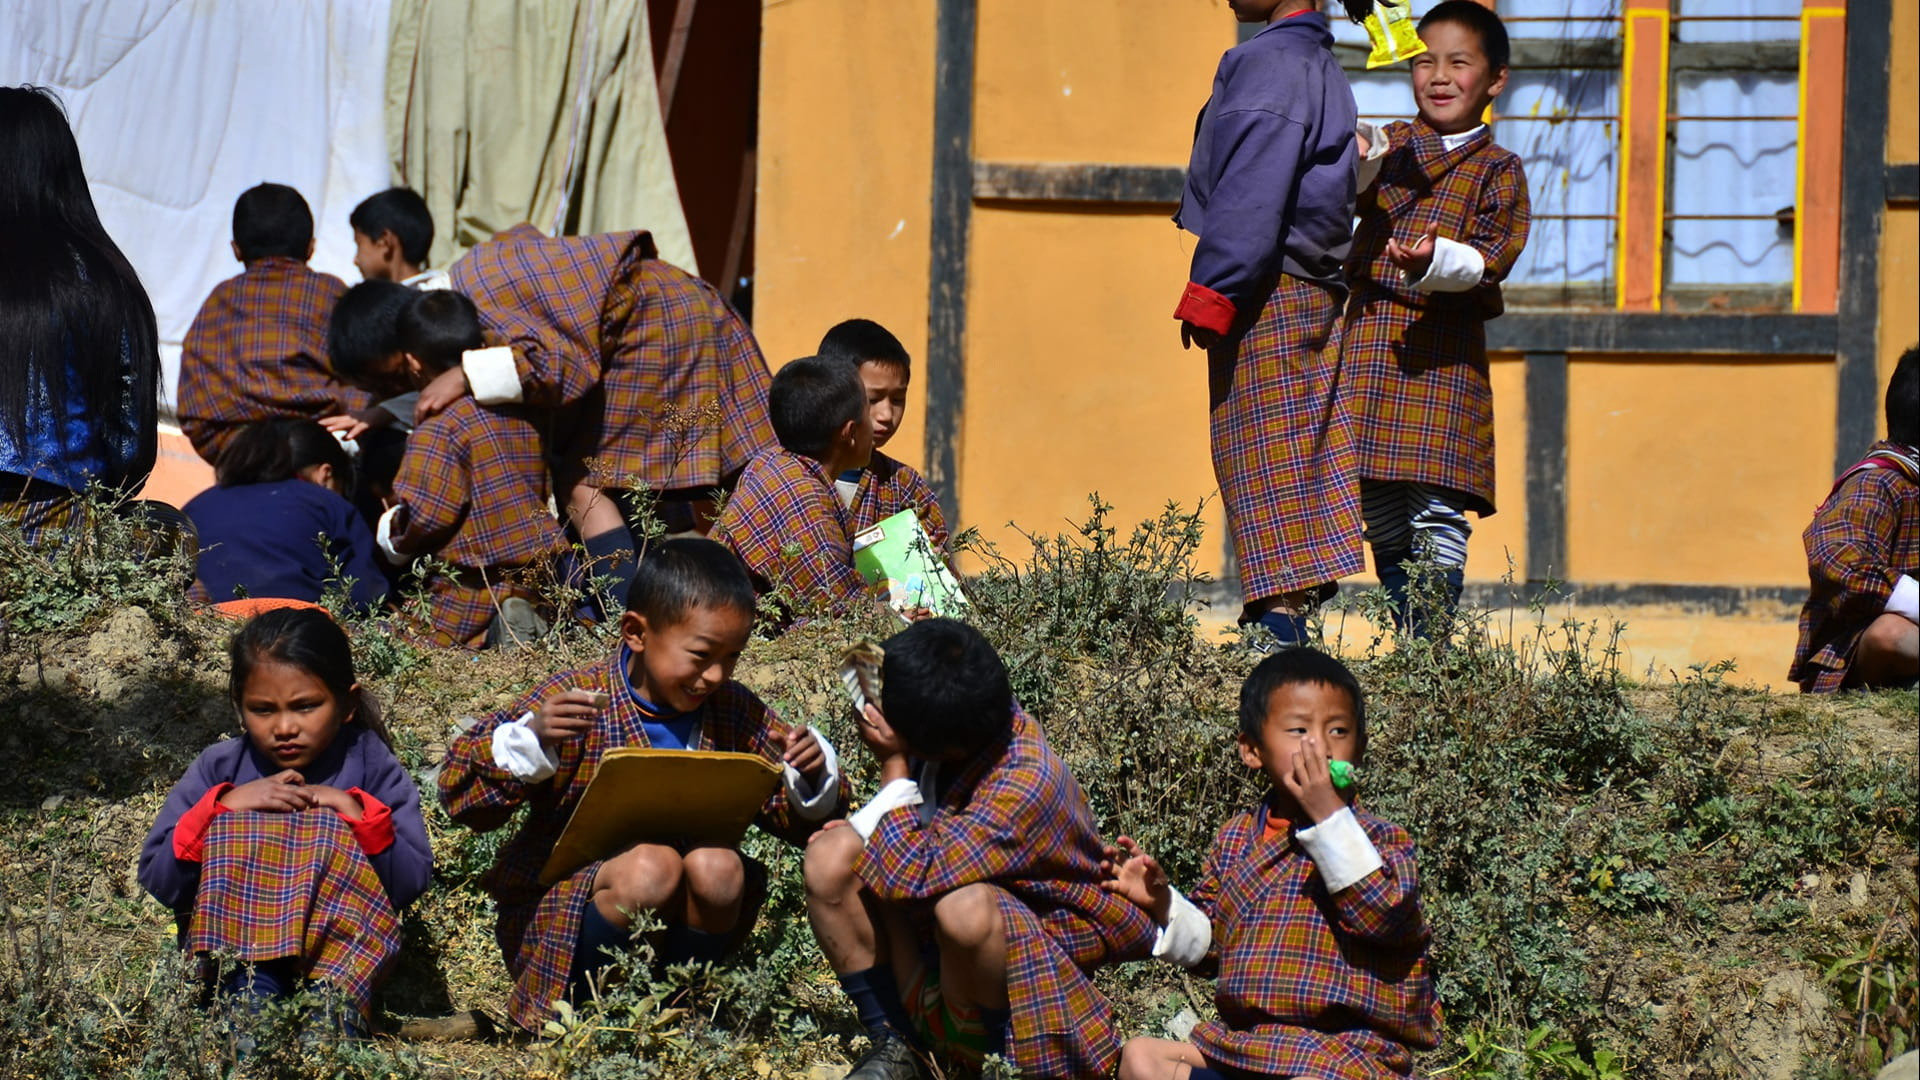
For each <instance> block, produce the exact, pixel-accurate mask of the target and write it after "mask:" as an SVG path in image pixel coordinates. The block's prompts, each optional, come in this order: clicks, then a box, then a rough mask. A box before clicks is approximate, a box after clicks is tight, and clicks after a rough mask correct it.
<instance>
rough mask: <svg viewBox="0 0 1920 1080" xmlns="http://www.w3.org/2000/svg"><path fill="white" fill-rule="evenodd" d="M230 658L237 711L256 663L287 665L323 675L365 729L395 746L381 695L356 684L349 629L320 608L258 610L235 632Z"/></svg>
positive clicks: (230, 686)
mask: <svg viewBox="0 0 1920 1080" xmlns="http://www.w3.org/2000/svg"><path fill="white" fill-rule="evenodd" d="M227 658H228V660H229V661H230V663H231V671H232V682H231V683H230V684H229V689H228V692H229V694H231V696H232V698H233V707H234V710H235V711H236V712H237V711H239V709H240V699H241V698H242V697H244V696H246V692H247V677H248V676H249V675H252V674H253V669H254V666H255V665H257V664H260V663H280V664H286V665H289V666H291V667H296V668H299V669H300V670H301V671H304V672H307V673H308V674H310V675H312V676H313V677H314V678H316V679H319V680H320V682H321V683H322V684H323V685H325V686H326V688H327V691H328V692H329V693H331V694H332V695H333V699H334V700H335V701H336V702H338V703H339V704H340V705H342V706H344V707H345V708H347V709H349V710H350V711H351V712H352V715H353V717H354V718H355V719H357V720H359V721H360V722H361V723H362V724H365V725H366V726H367V730H369V731H371V732H373V733H374V734H375V735H377V736H379V737H380V741H381V742H383V743H386V744H387V745H388V746H389V747H391V746H392V745H393V739H392V737H391V736H389V735H388V734H387V725H386V721H385V720H383V719H382V718H381V715H380V700H379V699H378V698H376V697H374V696H373V695H372V694H371V693H368V692H367V690H366V689H365V688H360V689H355V686H356V684H357V683H359V681H360V680H359V679H358V678H356V677H355V676H354V673H353V644H352V642H350V641H348V640H347V632H346V631H345V630H342V629H340V624H339V623H336V622H334V621H333V618H332V616H329V615H328V614H327V613H326V612H324V611H321V610H320V609H319V608H279V609H276V610H274V611H265V612H261V613H260V614H258V615H255V616H254V617H253V618H251V619H248V620H247V625H245V626H243V627H241V628H240V632H239V633H237V634H235V635H233V643H232V644H231V645H229V646H228V647H227Z"/></svg>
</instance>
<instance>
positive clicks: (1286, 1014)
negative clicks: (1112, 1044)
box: [1104, 648, 1440, 1080]
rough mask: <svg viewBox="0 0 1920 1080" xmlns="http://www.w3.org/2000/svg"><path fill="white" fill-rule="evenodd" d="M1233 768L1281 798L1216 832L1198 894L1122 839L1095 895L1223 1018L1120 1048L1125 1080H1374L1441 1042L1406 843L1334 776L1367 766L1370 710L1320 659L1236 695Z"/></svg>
mask: <svg viewBox="0 0 1920 1080" xmlns="http://www.w3.org/2000/svg"><path fill="white" fill-rule="evenodd" d="M1239 743H1240V759H1241V761H1243V762H1245V763H1246V765H1247V766H1248V767H1249V768H1254V769H1259V770H1260V771H1261V772H1263V773H1265V774H1266V777H1267V779H1268V781H1269V782H1270V783H1271V784H1272V785H1273V786H1272V789H1271V790H1270V791H1269V792H1268V793H1267V795H1266V797H1265V798H1263V799H1261V800H1260V802H1258V803H1256V804H1255V805H1253V806H1252V807H1249V808H1248V809H1246V810H1243V811H1241V812H1240V813H1238V814H1236V815H1234V817H1233V818H1231V819H1230V820H1228V822H1227V823H1226V824H1225V825H1223V826H1222V827H1221V829H1220V832H1219V833H1218V834H1217V835H1216V836H1215V837H1214V841H1213V850H1212V851H1211V852H1210V853H1209V854H1208V856H1207V863H1206V869H1205V870H1204V871H1203V872H1202V875H1201V879H1200V882H1199V884H1198V885H1196V886H1194V888H1193V891H1192V894H1191V896H1190V897H1188V896H1182V895H1181V894H1180V892H1179V891H1178V890H1176V889H1174V888H1173V887H1172V885H1171V884H1170V883H1169V882H1168V880H1167V876H1166V874H1165V872H1163V871H1162V870H1161V869H1160V866H1159V864H1158V863H1157V862H1155V861H1154V859H1153V857H1152V856H1151V855H1148V854H1147V853H1146V852H1145V851H1142V850H1141V849H1140V847H1139V845H1137V844H1136V843H1134V842H1133V841H1132V840H1131V839H1128V838H1127V837H1124V836H1123V837H1121V838H1120V840H1119V844H1118V846H1117V847H1115V848H1110V849H1108V852H1107V862H1106V865H1105V869H1106V870H1107V873H1108V875H1109V877H1108V880H1107V881H1106V882H1105V883H1104V884H1105V887H1106V888H1107V889H1109V890H1110V891H1112V892H1114V893H1117V894H1119V895H1121V896H1125V897H1126V898H1128V899H1129V900H1132V901H1133V902H1134V903H1136V904H1139V905H1140V906H1141V907H1142V908H1144V909H1146V910H1147V911H1148V912H1149V913H1150V914H1151V915H1152V916H1153V919H1154V921H1155V922H1156V923H1158V924H1159V926H1160V927H1161V930H1160V935H1159V938H1158V939H1157V940H1156V942H1155V944H1154V949H1153V953H1154V955H1155V956H1157V957H1159V958H1161V959H1164V960H1168V961H1170V962H1173V963H1177V964H1181V965H1182V966H1186V967H1193V966H1195V965H1197V964H1199V963H1201V962H1202V961H1203V960H1208V959H1211V960H1212V961H1213V962H1214V963H1216V964H1217V965H1218V967H1219V981H1218V984H1217V987H1216V989H1215V1001H1216V1002H1217V1004H1218V1005H1219V1009H1220V1019H1218V1020H1210V1021H1207V1022H1205V1023H1202V1024H1200V1025H1199V1026H1197V1027H1195V1028H1194V1029H1193V1034H1192V1036H1191V1041H1190V1042H1176V1041H1173V1040H1169V1039H1151V1038H1139V1039H1130V1040H1128V1042H1127V1045H1126V1047H1125V1048H1124V1051H1123V1052H1122V1054H1121V1061H1120V1077H1121V1080H1281V1078H1288V1080H1291V1078H1294V1077H1312V1078H1314V1080H1383V1078H1387V1077H1396V1076H1408V1075H1411V1074H1412V1072H1413V1052H1414V1051H1415V1050H1430V1049H1432V1048H1433V1047H1435V1046H1437V1045H1438V1044H1439V1040H1438V1034H1437V1029H1438V1026H1439V1020H1440V1015H1439V1007H1438V1005H1437V1003H1436V1002H1435V1000H1434V996H1433V981H1432V979H1431V977H1430V976H1429V974H1428V970H1427V941H1428V936H1429V933H1428V929H1427V923H1426V919H1425V918H1424V916H1423V915H1422V914H1421V911H1420V885H1419V878H1418V875H1417V873H1416V872H1415V869H1414V850H1413V840H1412V838H1411V837H1409V836H1408V835H1407V833H1406V830H1404V829H1402V828H1400V827H1399V826H1398V825H1395V824H1393V823H1392V822H1389V821H1385V820H1382V819H1380V818H1377V817H1375V816H1373V815H1372V814H1370V813H1368V812H1366V811H1365V810H1363V809H1360V808H1358V807H1355V806H1352V805H1350V803H1349V799H1350V796H1348V795H1343V794H1342V793H1341V791H1340V790H1339V789H1337V788H1336V787H1335V786H1334V781H1333V778H1332V776H1331V775H1330V773H1331V769H1330V763H1331V762H1336V761H1344V762H1348V763H1356V764H1357V763H1358V762H1359V761H1360V760H1361V759H1362V758H1363V757H1364V755H1365V754H1366V749H1367V722H1366V701H1365V698H1364V696H1363V695H1362V694H1361V691H1360V684H1359V682H1358V681H1357V680H1356V679H1355V678H1354V677H1353V673H1352V672H1350V671H1348V670H1347V668H1346V665H1344V664H1342V663H1341V662H1340V661H1338V660H1336V659H1334V658H1333V657H1331V656H1328V655H1326V654H1324V653H1321V652H1317V651H1314V650H1312V649H1304V648H1299V649H1288V650H1285V651H1282V652H1280V653H1276V654H1275V655H1273V656H1269V657H1268V658H1267V659H1265V660H1263V661H1261V662H1260V664H1259V666H1257V667H1255V668H1254V669H1253V672H1252V673H1251V674H1249V675H1248V676H1247V681H1246V682H1245V684H1243V685H1242V686H1241V688H1240V735H1239Z"/></svg>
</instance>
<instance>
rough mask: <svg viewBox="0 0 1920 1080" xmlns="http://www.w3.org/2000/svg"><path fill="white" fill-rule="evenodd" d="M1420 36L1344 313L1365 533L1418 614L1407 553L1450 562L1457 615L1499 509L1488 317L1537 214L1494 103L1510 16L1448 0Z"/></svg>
mask: <svg viewBox="0 0 1920 1080" xmlns="http://www.w3.org/2000/svg"><path fill="white" fill-rule="evenodd" d="M1420 36H1421V40H1422V41H1424V42H1425V43H1426V46H1427V51H1426V52H1424V53H1422V54H1420V55H1419V56H1417V57H1415V58H1414V59H1413V61H1412V68H1413V94H1414V100H1415V102H1416V103H1417V105H1418V108H1419V115H1418V116H1416V117H1415V118H1414V120H1413V121H1412V122H1411V123H1405V122H1402V123H1394V124H1389V125H1387V127H1386V128H1385V130H1384V131H1383V132H1381V133H1380V135H1381V136H1383V140H1384V142H1385V147H1384V148H1383V147H1381V146H1379V145H1378V144H1377V143H1376V145H1375V146H1374V147H1372V148H1371V149H1372V151H1373V153H1372V154H1371V155H1370V157H1371V158H1372V160H1371V161H1370V162H1369V164H1367V165H1363V166H1362V176H1363V177H1364V176H1365V175H1366V173H1367V172H1369V171H1371V170H1372V169H1377V170H1378V179H1377V180H1375V181H1374V182H1373V183H1372V184H1371V186H1366V185H1364V184H1363V188H1364V190H1363V191H1362V192H1361V194H1360V199H1359V216H1360V222H1359V227H1358V228H1357V229H1356V230H1355V231H1354V237H1353V253H1352V254H1351V255H1350V256H1349V257H1348V260H1347V282H1348V284H1349V285H1350V286H1351V287H1352V289H1353V295H1352V298H1351V299H1350V300H1349V301H1348V303H1347V314H1346V321H1345V323H1344V324H1343V326H1342V329H1341V349H1342V351H1343V354H1344V360H1343V365H1342V371H1343V373H1344V375H1345V377H1346V379H1347V384H1346V385H1347V387H1349V388H1350V389H1349V391H1348V397H1349V400H1350V401H1351V403H1352V408H1353V423H1354V445H1355V446H1356V448H1357V449H1358V452H1359V459H1360V503H1361V516H1362V518H1363V520H1364V521H1365V524H1366V540H1367V543H1368V545H1369V546H1371V547H1372V548H1373V564H1374V569H1375V571H1376V572H1377V573H1378V574H1379V575H1380V583H1381V585H1382V586H1383V587H1384V588H1385V589H1386V592H1387V595H1388V596H1389V597H1390V598H1391V599H1392V601H1393V610H1394V615H1395V621H1396V622H1398V623H1400V624H1401V625H1403V626H1405V625H1416V626H1417V625H1418V624H1419V622H1420V620H1416V619H1413V613H1412V611H1411V610H1410V603H1409V599H1408V588H1407V569H1406V564H1407V563H1408V562H1410V561H1412V560H1415V559H1417V558H1420V557H1422V556H1423V555H1424V556H1426V557H1428V558H1430V559H1431V561H1432V562H1433V563H1434V564H1435V565H1436V566H1437V567H1438V569H1439V570H1440V572H1441V573H1442V575H1443V576H1444V580H1445V585H1446V589H1445V596H1444V600H1445V609H1444V611H1439V612H1427V613H1424V614H1427V615H1431V616H1434V617H1436V621H1443V617H1444V616H1445V615H1450V614H1451V613H1452V611H1453V608H1454V606H1455V605H1456V604H1457V603H1458V602H1459V599H1460V590H1461V586H1462V583H1463V581H1464V579H1465V575H1466V565H1467V537H1468V536H1469V535H1471V534H1472V532H1473V526H1472V524H1471V523H1469V522H1468V520H1467V511H1469V510H1471V511H1473V512H1474V513H1475V514H1476V515H1478V516H1480V517H1485V516H1487V515H1488V514H1491V513H1493V510H1494V504H1493V494H1494V483H1493V385H1492V384H1491V383H1490V382H1489V381H1488V378H1487V331H1486V322H1487V320H1488V319H1491V318H1495V317H1497V316H1498V315H1499V314H1500V313H1501V311H1502V310H1504V304H1503V302H1502V300H1501V296H1500V282H1501V280H1502V279H1504V278H1505V277H1506V276H1507V274H1508V272H1510V271H1511V270H1512V269H1513V266H1514V263H1515V262H1516V261H1518V259H1519V258H1520V251H1521V249H1522V248H1524V247H1525V246H1526V243H1527V230H1528V225H1529V222H1530V221H1531V219H1532V210H1531V207H1530V204H1529V202H1528V199H1527V180H1526V176H1525V175H1524V173H1523V172H1522V170H1521V165H1520V157H1519V155H1517V154H1515V153H1513V152H1512V151H1510V150H1507V149H1504V148H1502V147H1500V146H1497V145H1495V144H1494V141H1493V136H1492V135H1491V133H1489V131H1488V130H1487V125H1486V123H1485V122H1484V121H1483V119H1482V118H1483V117H1484V116H1485V114H1486V110H1487V107H1488V105H1489V104H1490V103H1491V102H1492V101H1493V99H1494V98H1496V97H1498V96H1499V95H1500V92H1501V91H1502V90H1503V89H1505V88H1506V84H1507V57H1508V52H1509V49H1508V44H1507V31H1506V27H1505V26H1503V25H1502V24H1501V22H1500V17H1499V16H1498V15H1495V14H1494V13H1493V12H1492V11H1491V10H1489V9H1488V8H1487V7H1485V6H1483V5H1481V4H1478V3H1475V2H1474V0H1445V2H1443V3H1440V4H1437V5H1435V6H1434V7H1433V9H1432V10H1431V11H1429V12H1427V14H1426V17H1425V18H1423V19H1421V20H1420Z"/></svg>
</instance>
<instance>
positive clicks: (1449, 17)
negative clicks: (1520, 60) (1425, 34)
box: [1420, 0, 1513, 72]
mask: <svg viewBox="0 0 1920 1080" xmlns="http://www.w3.org/2000/svg"><path fill="white" fill-rule="evenodd" d="M1434 23H1454V24H1457V25H1459V26H1464V27H1466V28H1467V29H1469V30H1471V31H1473V32H1474V33H1475V34H1476V35H1478V36H1479V38H1480V51H1481V52H1482V53H1485V54H1486V57H1487V67H1488V68H1489V69H1490V70H1492V71H1495V72H1497V71H1499V70H1500V69H1501V68H1504V67H1506V66H1507V62H1508V61H1509V60H1511V59H1512V58H1513V46H1512V44H1511V43H1509V42H1508V41H1507V24H1506V23H1503V22H1501V21H1500V16H1498V15H1495V14H1494V13H1493V9H1492V8H1489V7H1486V6H1484V5H1482V4H1479V3H1476V2H1475V0H1440V3H1438V4H1435V5H1433V8H1432V9H1431V10H1430V11H1428V12H1427V13H1426V14H1425V15H1422V16H1421V17H1420V29H1421V30H1422V31H1425V30H1426V28H1427V27H1429V26H1432V25H1433V24H1434Z"/></svg>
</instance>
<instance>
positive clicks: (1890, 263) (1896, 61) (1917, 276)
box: [1875, 0, 1920, 435]
mask: <svg viewBox="0 0 1920 1080" xmlns="http://www.w3.org/2000/svg"><path fill="white" fill-rule="evenodd" d="M1892 59H1893V63H1892V70H1891V73H1890V74H1891V78H1889V79H1888V80H1887V82H1888V85H1887V102H1888V105H1889V106H1890V107H1889V108H1888V110H1887V161H1889V162H1892V163H1899V164H1905V163H1909V162H1914V161H1920V110H1916V109H1915V108H1914V102H1915V100H1917V99H1920V4H1915V3H1912V2H1911V0H1908V2H1905V3H1896V4H1894V5H1893V57H1892ZM1916 296H1920V210H1916V209H1915V208H1914V206H1913V204H1911V203H1908V204H1906V205H1904V206H1889V207H1887V216H1886V220H1885V221H1884V222H1882V224H1881V231H1880V297H1881V302H1880V385H1881V386H1882V387H1885V386H1886V385H1887V380H1888V379H1889V378H1891V377H1892V375H1893V365H1894V362H1895V361H1896V360H1898V359H1899V358H1900V354H1901V353H1902V352H1904V351H1905V350H1906V349H1907V348H1908V347H1909V346H1911V345H1914V344H1916V343H1920V304H1916V303H1914V297H1916ZM1875 426H1876V428H1877V429H1878V430H1879V432H1880V433H1881V434H1882V435H1884V434H1886V428H1887V421H1886V416H1885V415H1884V413H1883V414H1881V415H1880V416H1879V417H1878V419H1877V420H1876V422H1875Z"/></svg>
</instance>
